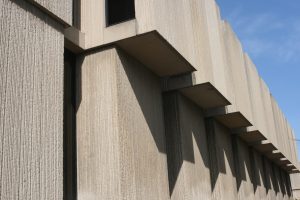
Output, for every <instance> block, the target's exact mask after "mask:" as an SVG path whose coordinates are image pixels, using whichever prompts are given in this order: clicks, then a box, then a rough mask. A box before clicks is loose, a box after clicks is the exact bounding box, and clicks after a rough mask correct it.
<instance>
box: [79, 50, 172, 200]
mask: <svg viewBox="0 0 300 200" xmlns="http://www.w3.org/2000/svg"><path fill="white" fill-rule="evenodd" d="M77 68H78V69H77V70H78V71H77V76H78V77H77V80H78V81H79V82H77V84H78V91H77V92H78V95H79V96H78V102H77V103H78V111H77V165H78V166H77V173H78V180H77V184H78V199H84V200H86V199H88V200H89V199H99V198H100V199H169V197H168V196H169V185H168V171H167V156H166V147H165V134H164V130H165V128H164V120H163V111H162V96H161V90H160V82H159V79H158V77H156V76H155V75H154V74H153V73H151V72H150V71H148V70H147V69H146V68H145V67H144V66H142V65H141V64H139V63H138V62H136V61H135V60H133V59H131V58H130V57H129V56H127V55H125V54H124V53H123V52H121V51H117V50H116V49H115V48H111V49H107V50H103V51H99V52H92V53H90V54H86V55H83V56H81V57H80V58H79V59H78V66H77ZM145 194H147V195H145Z"/></svg>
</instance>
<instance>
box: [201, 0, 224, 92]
mask: <svg viewBox="0 0 300 200" xmlns="http://www.w3.org/2000/svg"><path fill="white" fill-rule="evenodd" d="M204 2H205V9H206V20H207V30H208V35H209V44H210V51H211V60H212V66H211V68H212V69H213V75H214V79H213V81H214V85H215V86H216V88H218V90H219V91H220V92H221V93H222V94H223V95H225V96H227V87H226V86H227V85H226V76H225V70H226V68H227V67H228V66H226V62H224V61H225V51H224V46H223V43H222V42H223V40H222V36H223V35H222V30H221V26H220V23H221V17H220V13H219V7H218V6H217V4H216V2H215V0H204Z"/></svg>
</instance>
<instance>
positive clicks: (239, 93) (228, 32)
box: [224, 23, 253, 122]
mask: <svg viewBox="0 0 300 200" xmlns="http://www.w3.org/2000/svg"><path fill="white" fill-rule="evenodd" d="M224 42H225V47H226V52H227V55H226V56H227V64H228V67H229V68H230V69H229V72H228V73H230V76H231V81H232V83H231V85H232V87H233V91H234V96H235V100H234V101H233V102H232V104H233V106H228V108H229V109H231V110H232V111H240V112H241V113H242V114H243V115H244V116H245V117H246V118H247V119H248V120H249V121H250V122H252V121H253V120H252V112H251V103H250V96H249V93H250V92H249V87H248V85H247V84H248V83H247V77H246V75H247V74H246V68H245V62H244V53H243V51H242V47H241V44H240V43H239V41H238V39H237V37H236V35H235V34H234V32H233V31H232V29H231V27H230V25H229V24H228V23H224Z"/></svg>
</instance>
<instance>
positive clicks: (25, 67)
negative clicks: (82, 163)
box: [0, 0, 64, 200]
mask: <svg viewBox="0 0 300 200" xmlns="http://www.w3.org/2000/svg"><path fill="white" fill-rule="evenodd" d="M62 31H63V27H62V26H60V25H59V24H57V23H56V22H54V21H53V20H51V19H50V18H49V17H47V16H46V15H45V14H43V13H41V12H40V11H39V10H38V9H36V8H35V7H33V6H32V5H31V4H29V3H27V2H26V1H11V0H0V199H1V200H7V199H24V200H26V199H47V200H48V199H53V200H61V199H63V51H64V47H63V45H64V36H63V33H62Z"/></svg>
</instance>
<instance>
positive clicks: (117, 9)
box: [106, 0, 135, 26]
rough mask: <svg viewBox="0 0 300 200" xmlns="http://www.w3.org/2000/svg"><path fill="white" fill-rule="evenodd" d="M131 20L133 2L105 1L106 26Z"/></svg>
mask: <svg viewBox="0 0 300 200" xmlns="http://www.w3.org/2000/svg"><path fill="white" fill-rule="evenodd" d="M133 18H135V12H134V0H106V19H107V21H106V23H107V26H111V25H114V24H117V23H120V22H124V21H127V20H130V19H133Z"/></svg>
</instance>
